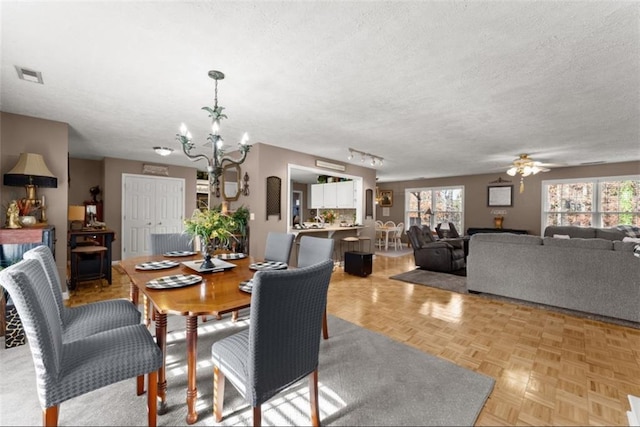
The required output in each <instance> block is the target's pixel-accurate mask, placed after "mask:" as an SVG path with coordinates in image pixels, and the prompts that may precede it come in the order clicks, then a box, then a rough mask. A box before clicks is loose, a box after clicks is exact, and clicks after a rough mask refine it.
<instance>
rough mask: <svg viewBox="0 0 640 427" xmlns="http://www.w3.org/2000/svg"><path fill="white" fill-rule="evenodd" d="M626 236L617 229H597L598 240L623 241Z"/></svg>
mask: <svg viewBox="0 0 640 427" xmlns="http://www.w3.org/2000/svg"><path fill="white" fill-rule="evenodd" d="M625 236H626V234H625V233H624V232H623V231H620V230H618V229H616V228H596V238H598V239H609V240H622V239H624V237H625Z"/></svg>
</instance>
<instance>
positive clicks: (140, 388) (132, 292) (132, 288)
mask: <svg viewBox="0 0 640 427" xmlns="http://www.w3.org/2000/svg"><path fill="white" fill-rule="evenodd" d="M129 301H131V303H132V304H133V306H134V307H138V287H137V286H136V285H134V284H133V283H131V284H130V285H129ZM137 393H138V396H140V395H141V394H142V393H144V375H142V376H139V377H138V383H137Z"/></svg>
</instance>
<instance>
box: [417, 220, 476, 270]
mask: <svg viewBox="0 0 640 427" xmlns="http://www.w3.org/2000/svg"><path fill="white" fill-rule="evenodd" d="M407 236H408V237H409V241H410V242H411V247H412V248H413V257H414V259H415V263H416V265H417V266H418V267H420V268H421V269H423V270H430V271H440V272H443V273H448V272H451V271H456V270H460V269H461V268H464V267H465V260H464V242H463V240H462V239H441V240H437V241H436V240H435V239H434V238H433V235H432V233H431V229H430V228H429V226H422V228H420V227H418V226H417V225H412V226H411V227H409V229H408V230H407Z"/></svg>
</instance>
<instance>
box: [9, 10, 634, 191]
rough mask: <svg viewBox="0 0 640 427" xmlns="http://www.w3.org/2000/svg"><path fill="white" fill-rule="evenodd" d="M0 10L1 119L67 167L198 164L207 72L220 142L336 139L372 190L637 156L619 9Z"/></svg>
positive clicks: (341, 157)
mask: <svg viewBox="0 0 640 427" xmlns="http://www.w3.org/2000/svg"><path fill="white" fill-rule="evenodd" d="M0 13H1V19H2V22H1V24H2V29H1V31H2V32H1V36H2V39H1V42H2V53H1V55H2V56H1V59H2V63H1V75H0V78H1V86H0V109H1V110H2V111H5V112H10V113H16V114H24V115H28V116H34V117H41V118H45V119H50V120H57V121H62V122H66V123H69V125H70V135H69V150H70V155H71V156H72V157H79V158H93V159H95V158H102V157H104V156H109V157H119V158H127V159H133V160H142V161H149V162H157V163H163V162H164V163H168V164H175V165H182V166H197V167H199V168H204V166H205V165H204V164H203V163H202V162H198V163H192V162H190V161H189V160H188V159H186V157H185V156H184V155H183V154H181V152H180V151H179V146H178V143H177V142H176V141H175V134H176V133H177V131H178V128H179V126H180V123H181V122H185V123H186V124H187V125H188V126H189V128H190V130H191V132H192V134H193V135H194V140H195V141H196V142H198V143H199V142H204V140H205V138H206V134H207V133H208V129H209V124H210V123H209V119H208V117H207V113H206V112H204V111H202V110H201V107H203V106H207V105H212V104H213V80H211V79H209V78H208V77H207V72H208V71H209V70H211V69H216V70H220V71H223V72H224V73H225V74H226V76H227V77H226V79H225V80H223V81H222V82H221V83H220V84H219V103H220V104H221V105H223V106H224V107H226V110H225V112H226V113H227V115H228V117H229V118H228V120H225V121H224V122H223V123H222V135H223V137H225V139H226V141H227V143H228V144H229V143H231V144H230V145H235V141H237V140H239V138H240V136H241V135H242V133H243V132H244V131H248V132H249V134H250V135H251V140H252V143H257V142H263V143H267V144H271V145H275V146H280V147H284V148H289V149H293V150H297V151H303V152H307V153H311V154H313V155H316V156H319V157H323V158H328V159H333V160H336V161H339V162H345V163H346V162H348V160H347V155H348V150H347V148H348V147H352V148H355V149H357V150H360V151H365V152H370V153H373V154H375V155H377V156H381V157H384V159H385V162H384V165H383V166H381V167H377V174H378V176H379V179H380V181H381V182H385V181H396V180H404V179H415V178H419V177H441V176H454V175H469V174H480V173H493V172H502V171H504V170H505V169H506V167H507V166H508V165H509V164H510V162H511V161H512V160H513V159H514V158H516V157H517V156H518V154H520V153H530V154H531V156H532V157H533V158H534V159H535V160H540V161H543V162H548V163H556V164H563V165H578V164H581V163H587V162H600V161H604V162H622V161H629V160H640V125H639V123H640V3H639V2H636V1H585V2H580V1H466V2H464V1H456V2H451V1H422V2H420V1H367V2H365V1H358V2H337V1H331V2H321V1H304V2H303V1H300V2H271V1H269V2H251V1H248V2H218V1H207V2H204V1H201V2H188V3H187V2H93V1H92V2H81V1H80V2H79V1H75V2H57V1H47V2H31V1H29V2H23V1H15V2H14V1H2V2H1V3H0ZM16 65H17V66H22V67H26V68H30V69H34V70H37V71H41V72H42V75H43V79H44V85H39V84H34V83H30V82H25V81H22V80H19V79H18V77H17V72H16V70H15V66H16ZM43 143H45V141H43ZM156 145H161V146H169V147H173V148H174V149H176V151H175V152H174V153H173V154H172V155H171V156H169V157H167V158H161V157H159V156H157V155H156V154H154V153H153V151H152V149H151V148H152V147H153V146H156ZM352 162H359V159H355V160H352Z"/></svg>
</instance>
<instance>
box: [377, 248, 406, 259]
mask: <svg viewBox="0 0 640 427" xmlns="http://www.w3.org/2000/svg"><path fill="white" fill-rule="evenodd" d="M412 253H413V249H411V248H401V249H398V250H396V249H393V248H389V249H387V250H386V251H385V250H384V249H376V252H375V254H376V255H379V256H388V257H392V258H395V257H399V256H404V255H407V254H412Z"/></svg>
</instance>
